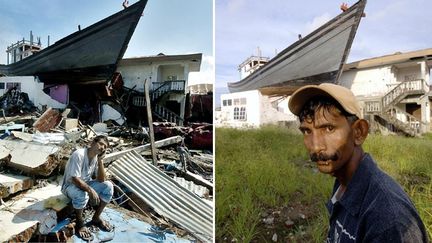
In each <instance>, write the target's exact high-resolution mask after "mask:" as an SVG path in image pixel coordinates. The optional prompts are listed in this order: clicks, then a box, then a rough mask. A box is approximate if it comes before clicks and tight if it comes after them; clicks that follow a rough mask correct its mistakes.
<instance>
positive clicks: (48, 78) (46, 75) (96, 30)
mask: <svg viewBox="0 0 432 243" xmlns="http://www.w3.org/2000/svg"><path fill="white" fill-rule="evenodd" d="M146 4H147V0H141V1H138V2H137V3H135V4H133V5H131V6H129V7H127V8H125V9H124V10H122V11H119V12H117V13H115V14H113V15H111V16H109V17H107V18H105V19H103V20H101V21H99V22H97V23H95V24H93V25H91V26H89V27H87V28H85V29H82V30H78V31H76V32H75V33H72V34H71V35H69V36H67V37H65V38H63V39H61V40H59V41H57V42H56V43H54V44H53V45H51V46H49V47H47V48H45V49H42V50H41V51H38V52H35V53H34V54H32V55H30V56H29V57H26V58H23V59H22V60H19V61H16V62H14V63H11V64H8V65H0V76H1V75H2V74H3V75H6V76H38V78H39V80H40V81H42V82H44V83H82V82H86V83H93V82H96V83H98V82H105V81H106V80H108V79H110V78H111V77H112V75H113V73H114V71H115V70H116V68H117V64H118V62H119V61H120V60H121V59H122V58H123V55H124V53H125V52H126V49H127V46H128V43H129V41H130V39H131V37H132V34H133V33H134V31H135V28H136V26H137V24H138V21H139V19H140V17H141V15H142V13H143V11H144V8H145V6H146ZM23 41H24V40H23Z"/></svg>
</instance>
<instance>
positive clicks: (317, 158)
mask: <svg viewBox="0 0 432 243" xmlns="http://www.w3.org/2000/svg"><path fill="white" fill-rule="evenodd" d="M309 156H310V159H311V160H312V161H313V162H318V161H327V160H332V161H336V160H338V159H339V156H338V155H337V153H334V154H330V155H327V154H324V153H312V154H310V155H309Z"/></svg>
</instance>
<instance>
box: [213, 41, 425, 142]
mask: <svg viewBox="0 0 432 243" xmlns="http://www.w3.org/2000/svg"><path fill="white" fill-rule="evenodd" d="M431 67H432V49H425V50H419V51H413V52H408V53H395V54H392V55H387V56H382V57H376V58H371V59H366V60H361V61H358V62H353V63H349V64H346V65H345V66H344V71H343V73H342V75H341V77H340V79H339V83H340V84H341V85H343V86H345V87H347V88H350V89H351V90H352V91H353V93H354V94H355V95H356V96H357V97H358V99H359V100H360V103H361V105H362V112H363V115H364V117H365V118H366V119H369V121H370V122H371V125H372V127H371V128H372V130H378V129H379V130H382V129H383V128H384V129H389V130H392V131H401V132H403V133H406V134H410V135H414V134H418V133H423V132H427V131H429V130H430V124H431V123H430V116H431V108H430V107H431V106H430V105H431V103H430V96H431V93H430V92H429V85H430V83H429V82H430V69H431ZM230 100H231V101H230ZM235 100H238V101H237V103H236V104H238V105H235V104H234V101H235ZM287 104H288V98H284V97H272V98H269V97H268V96H264V95H262V94H261V93H260V92H259V91H257V90H255V91H247V92H240V93H231V94H225V95H222V96H221V109H220V111H219V112H218V114H217V115H216V124H217V125H219V126H235V127H249V126H253V127H258V126H260V125H263V124H268V123H279V122H281V121H283V120H285V121H296V117H295V116H294V115H292V114H291V113H290V112H289V110H288V107H287ZM281 113H284V115H282V114H281Z"/></svg>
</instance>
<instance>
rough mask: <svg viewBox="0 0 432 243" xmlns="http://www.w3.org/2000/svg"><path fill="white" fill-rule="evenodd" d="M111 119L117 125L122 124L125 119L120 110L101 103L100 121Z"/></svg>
mask: <svg viewBox="0 0 432 243" xmlns="http://www.w3.org/2000/svg"><path fill="white" fill-rule="evenodd" d="M108 120H113V121H115V122H117V123H118V124H119V125H123V123H124V122H125V120H124V119H123V116H122V114H121V113H120V112H118V111H117V110H116V109H114V108H112V107H111V106H110V105H107V104H103V105H102V121H108Z"/></svg>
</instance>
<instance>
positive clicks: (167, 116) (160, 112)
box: [153, 104, 183, 126]
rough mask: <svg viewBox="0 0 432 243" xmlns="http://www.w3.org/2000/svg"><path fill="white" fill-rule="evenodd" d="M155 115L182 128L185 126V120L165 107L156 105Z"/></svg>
mask: <svg viewBox="0 0 432 243" xmlns="http://www.w3.org/2000/svg"><path fill="white" fill-rule="evenodd" d="M153 114H155V115H156V116H157V117H159V118H160V119H162V120H165V121H168V122H173V123H175V124H177V125H180V126H182V125H183V119H182V118H181V117H180V116H179V115H177V114H176V113H175V112H173V111H170V110H169V109H167V108H165V107H164V106H161V105H158V104H155V106H154V110H153Z"/></svg>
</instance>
